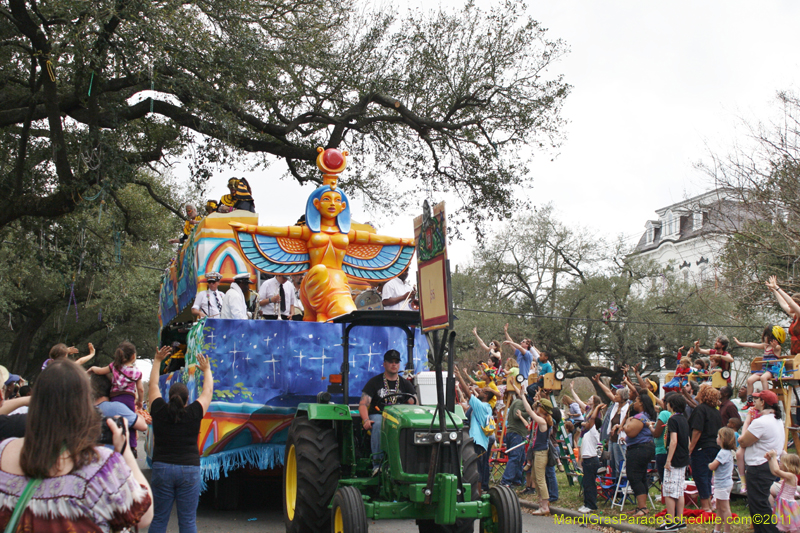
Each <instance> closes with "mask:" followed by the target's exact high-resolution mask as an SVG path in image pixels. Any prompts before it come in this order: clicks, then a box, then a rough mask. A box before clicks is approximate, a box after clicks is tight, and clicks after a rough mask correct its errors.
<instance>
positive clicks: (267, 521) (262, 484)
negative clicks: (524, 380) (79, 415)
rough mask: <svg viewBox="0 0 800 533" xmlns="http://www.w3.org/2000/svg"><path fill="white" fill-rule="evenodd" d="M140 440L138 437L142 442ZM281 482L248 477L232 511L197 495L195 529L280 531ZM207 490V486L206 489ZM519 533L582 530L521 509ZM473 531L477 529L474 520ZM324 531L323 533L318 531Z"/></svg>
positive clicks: (376, 525) (397, 523) (376, 529)
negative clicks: (217, 506) (214, 506)
mask: <svg viewBox="0 0 800 533" xmlns="http://www.w3.org/2000/svg"><path fill="white" fill-rule="evenodd" d="M143 440H144V439H139V442H142V441H143ZM139 457H140V458H141V459H139V466H140V467H141V469H142V472H143V473H144V475H145V477H146V478H147V479H148V480H149V479H150V473H151V470H150V468H148V467H147V464H146V462H145V460H144V457H145V454H144V450H143V449H142V448H141V445H140V447H139ZM282 489H283V486H282V481H281V480H280V479H279V478H277V479H276V478H260V479H259V478H256V479H252V480H248V482H247V489H246V490H245V491H243V492H242V494H241V496H240V505H239V508H238V509H237V510H235V511H219V510H216V509H214V508H213V505H212V502H211V498H210V497H208V495H204V496H202V497H201V498H200V507H199V508H198V510H197V530H198V531H201V532H203V533H283V532H284V531H285V528H284V525H283V507H282V505H283V495H282ZM208 492H210V489H209V491H208ZM522 525H523V527H522V531H523V533H534V532H541V531H547V530H550V531H552V529H553V528H554V527H555V528H557V529H558V532H559V533H586V531H587V529H581V527H580V526H578V525H566V524H559V525H557V526H556V525H555V522H554V520H553V517H539V516H533V515H531V514H530V513H529V512H528V511H526V510H525V509H523V510H522ZM369 531H370V533H398V532H405V531H409V532H413V531H417V528H416V526H415V524H414V521H413V520H379V521H372V522H370V524H369ZM475 531H480V529H479V527H478V522H477V521H476V522H475ZM167 533H179V531H178V515H177V513H176V511H175V508H174V507H173V509H172V517H171V518H170V521H169V527H168V528H167ZM321 533H325V532H321Z"/></svg>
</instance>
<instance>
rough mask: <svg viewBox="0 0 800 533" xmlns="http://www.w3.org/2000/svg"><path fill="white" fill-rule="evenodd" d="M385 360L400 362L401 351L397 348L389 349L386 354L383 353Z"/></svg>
mask: <svg viewBox="0 0 800 533" xmlns="http://www.w3.org/2000/svg"><path fill="white" fill-rule="evenodd" d="M383 360H384V361H397V362H398V363H399V362H400V352H398V351H397V350H388V351H387V352H386V353H385V354H383Z"/></svg>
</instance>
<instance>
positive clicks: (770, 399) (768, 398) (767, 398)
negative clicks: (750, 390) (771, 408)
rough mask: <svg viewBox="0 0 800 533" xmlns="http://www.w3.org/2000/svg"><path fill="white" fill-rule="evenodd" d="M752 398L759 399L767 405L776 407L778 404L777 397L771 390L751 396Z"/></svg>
mask: <svg viewBox="0 0 800 533" xmlns="http://www.w3.org/2000/svg"><path fill="white" fill-rule="evenodd" d="M753 398H761V399H762V400H764V403H765V404H767V405H776V404H777V403H778V395H777V394H775V393H774V392H772V391H771V390H762V391H761V392H756V393H754V394H753Z"/></svg>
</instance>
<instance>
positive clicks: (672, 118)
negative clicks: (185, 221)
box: [209, 0, 800, 263]
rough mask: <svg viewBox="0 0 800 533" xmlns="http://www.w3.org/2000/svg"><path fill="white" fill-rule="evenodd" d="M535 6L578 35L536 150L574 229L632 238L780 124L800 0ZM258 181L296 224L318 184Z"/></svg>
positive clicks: (272, 219) (388, 223)
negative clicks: (553, 138)
mask: <svg viewBox="0 0 800 533" xmlns="http://www.w3.org/2000/svg"><path fill="white" fill-rule="evenodd" d="M405 2H406V3H407V5H408V6H410V7H421V6H423V5H424V6H428V7H425V8H426V9H428V8H429V6H431V5H432V2H431V1H430V0H426V1H425V2H423V1H422V0H405ZM398 4H400V5H402V4H403V0H398V1H397V2H395V3H394V5H395V6H396V5H398ZM440 4H441V5H442V6H443V7H445V8H452V7H458V6H460V5H463V2H458V1H454V0H453V1H451V0H445V1H442V2H441V3H440ZM478 4H479V5H488V3H486V2H481V1H479V2H478ZM528 10H529V14H530V15H531V16H532V17H533V18H535V19H536V20H538V21H539V22H540V23H542V25H543V26H544V27H546V28H549V35H550V37H551V38H560V39H563V40H565V41H566V43H567V45H568V47H569V49H570V52H569V54H567V55H566V56H565V57H564V58H563V59H562V60H561V62H560V63H557V64H555V65H554V67H553V71H552V72H553V73H554V74H557V73H563V74H564V75H565V80H566V81H567V83H569V84H570V85H572V86H573V89H572V94H571V95H570V96H569V97H568V98H567V100H566V103H565V106H564V115H563V116H564V118H566V119H567V120H568V124H567V125H566V129H565V133H566V138H565V141H564V143H563V145H562V146H561V148H560V149H559V150H558V152H556V153H543V154H537V156H536V157H535V159H534V164H533V167H532V168H533V169H534V183H533V188H532V189H531V190H530V191H529V195H530V196H529V198H530V200H532V201H533V203H534V204H535V205H543V204H545V203H548V202H552V203H553V204H554V205H555V207H556V209H557V213H558V215H559V216H560V218H561V219H562V220H564V221H565V222H567V223H569V224H570V225H574V226H584V227H590V228H592V230H593V231H597V232H599V233H600V234H603V235H605V236H616V235H620V234H622V235H625V236H626V237H628V238H629V239H630V241H631V244H633V243H635V241H636V240H638V237H639V235H641V233H642V232H643V231H644V223H645V222H646V221H647V220H648V219H652V218H654V217H655V213H654V211H655V210H656V209H658V208H660V207H664V206H667V205H669V204H672V203H675V202H678V201H680V200H683V199H685V198H687V197H690V196H694V195H697V194H700V193H702V192H704V191H705V190H707V189H709V188H710V187H711V186H712V184H711V182H710V180H709V178H708V177H707V176H705V175H703V174H702V173H701V172H699V171H698V170H696V169H695V168H694V163H696V162H697V161H700V160H702V159H705V158H707V156H708V153H709V148H711V149H713V150H716V151H724V150H726V149H727V148H729V147H730V146H732V144H733V142H734V140H735V139H737V135H738V136H741V135H744V134H745V131H744V129H742V128H740V127H738V126H737V125H738V124H740V123H741V120H742V119H745V120H747V121H750V122H754V121H756V120H759V119H768V118H770V116H773V115H774V113H775V111H776V109H777V107H776V104H775V94H776V92H777V91H779V90H791V89H794V88H795V86H796V83H795V79H796V78H797V77H798V72H799V71H798V64H799V61H798V59H796V58H797V55H798V50H800V31H797V23H798V22H799V21H800V2H793V1H788V0H787V1H780V2H769V1H765V2H753V1H749V2H742V1H731V0H725V1H721V0H717V1H704V2H696V1H691V2H690V1H679V0H671V1H670V2H642V1H608V0H580V1H577V0H576V1H564V0H559V1H551V2H531V3H530V4H529V5H528ZM737 128H738V129H737ZM354 155H355V154H354ZM554 155H557V157H556V158H555V160H554V161H552V162H551V159H552V157H553V156H554ZM282 171H283V168H279V167H276V169H275V174H276V175H277V174H279V173H280V172H282ZM231 175H235V174H234V172H233V171H231V172H223V173H222V174H221V175H220V176H219V177H218V178H215V179H214V180H213V187H212V188H211V191H210V193H209V197H214V196H219V195H222V194H224V193H225V181H226V180H227V178H228V177H230V176H231ZM262 178H263V176H262ZM251 184H252V185H253V189H254V194H255V197H256V205H257V208H258V212H259V214H260V217H261V218H260V222H261V224H290V223H293V222H294V220H296V218H297V216H299V214H301V213H302V212H303V210H304V205H305V200H306V198H307V196H308V194H309V193H310V192H311V189H310V188H308V187H306V188H301V187H299V186H298V185H296V184H294V183H292V182H290V181H289V180H285V181H282V182H280V184H279V185H277V186H276V185H275V181H274V180H272V179H270V180H268V181H267V180H264V181H261V180H260V179H254V180H253V181H251ZM276 199H278V200H277V201H276ZM352 207H353V217H354V219H356V220H359V221H367V220H372V221H373V222H376V223H377V224H376V225H377V226H378V228H379V230H380V232H381V233H384V234H388V235H396V236H408V235H411V233H412V227H411V219H412V218H413V217H412V216H404V217H397V218H395V219H391V220H387V219H380V220H378V219H377V218H376V217H374V216H372V215H370V214H367V213H365V212H364V210H363V208H362V207H361V206H359V205H358V202H356V201H354V202H353V205H352ZM471 246H472V245H471V243H466V242H451V243H450V250H451V257H452V258H453V259H454V260H455V261H456V262H459V263H463V262H465V261H467V260H468V259H469V257H470V247H471Z"/></svg>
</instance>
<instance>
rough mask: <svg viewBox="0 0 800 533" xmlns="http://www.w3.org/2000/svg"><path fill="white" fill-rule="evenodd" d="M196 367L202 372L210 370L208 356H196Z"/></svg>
mask: <svg viewBox="0 0 800 533" xmlns="http://www.w3.org/2000/svg"><path fill="white" fill-rule="evenodd" d="M197 366H198V368H200V370H202V371H203V372H208V369H209V368H211V363H210V361H209V360H208V356H206V355H204V354H201V353H199V354H197Z"/></svg>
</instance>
